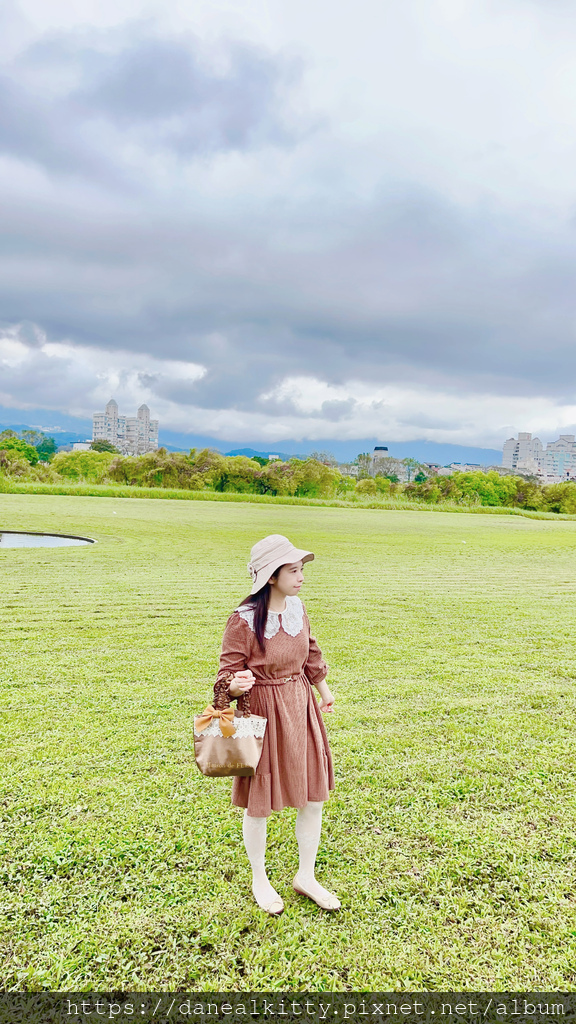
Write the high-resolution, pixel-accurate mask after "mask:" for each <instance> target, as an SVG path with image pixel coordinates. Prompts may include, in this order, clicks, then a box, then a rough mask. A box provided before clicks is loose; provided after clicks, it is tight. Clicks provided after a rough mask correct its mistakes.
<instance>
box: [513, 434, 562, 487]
mask: <svg viewBox="0 0 576 1024" xmlns="http://www.w3.org/2000/svg"><path fill="white" fill-rule="evenodd" d="M502 465H503V466H505V467H506V468H507V469H518V470H520V471H521V472H524V473H533V474H534V476H539V477H541V478H542V479H543V480H545V481H546V483H557V482H558V481H560V480H572V479H576V442H575V437H574V434H560V437H559V438H558V440H557V441H550V442H549V443H548V444H547V445H546V449H544V446H543V444H542V442H541V441H540V439H539V438H538V437H534V438H533V437H532V434H526V433H523V434H518V437H517V438H515V437H511V438H509V439H508V440H507V441H505V442H504V451H503V453H502Z"/></svg>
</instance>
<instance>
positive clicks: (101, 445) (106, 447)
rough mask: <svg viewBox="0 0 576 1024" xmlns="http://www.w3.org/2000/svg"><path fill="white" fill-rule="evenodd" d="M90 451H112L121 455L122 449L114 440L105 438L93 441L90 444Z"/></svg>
mask: <svg viewBox="0 0 576 1024" xmlns="http://www.w3.org/2000/svg"><path fill="white" fill-rule="evenodd" d="M90 451H93V452H112V454H113V455H120V449H119V448H117V447H116V445H114V444H112V441H105V440H104V438H102V439H100V440H98V441H92V442H91V444H90Z"/></svg>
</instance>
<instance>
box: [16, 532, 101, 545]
mask: <svg viewBox="0 0 576 1024" xmlns="http://www.w3.org/2000/svg"><path fill="white" fill-rule="evenodd" d="M95 543H96V541H95V540H90V539H89V538H88V537H67V536H65V535H64V534H61V533H22V532H20V531H18V530H2V531H0V548H65V547H77V546H79V545H80V544H95Z"/></svg>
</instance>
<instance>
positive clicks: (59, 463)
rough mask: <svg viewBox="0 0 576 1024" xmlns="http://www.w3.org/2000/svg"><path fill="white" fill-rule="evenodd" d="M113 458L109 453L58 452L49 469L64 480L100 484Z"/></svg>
mask: <svg viewBox="0 0 576 1024" xmlns="http://www.w3.org/2000/svg"><path fill="white" fill-rule="evenodd" d="M113 460H114V456H113V455H112V454H111V453H110V452H58V455H55V456H54V458H53V459H52V462H51V463H50V465H51V467H52V468H53V469H54V470H55V471H56V472H57V473H58V474H59V475H60V476H63V477H64V478H65V479H66V480H86V481H87V482H88V483H94V484H96V483H101V482H102V480H103V479H104V478H105V477H106V475H107V472H108V468H109V466H110V463H111V462H112V461H113Z"/></svg>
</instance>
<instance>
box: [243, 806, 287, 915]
mask: <svg viewBox="0 0 576 1024" xmlns="http://www.w3.org/2000/svg"><path fill="white" fill-rule="evenodd" d="M267 821H268V819H267V818H251V817H249V816H248V812H247V811H244V820H243V822H242V836H243V838H244V846H245V847H246V853H247V854H248V860H249V861H250V866H251V868H252V892H253V894H254V899H255V900H256V903H258V905H259V906H261V907H266V906H267V905H269V904H271V903H273V902H274V901H275V900H280V897H279V895H278V893H277V892H276V890H275V889H274V888H273V886H271V885H270V882H269V881H268V876H267V875H266V823H267Z"/></svg>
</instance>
